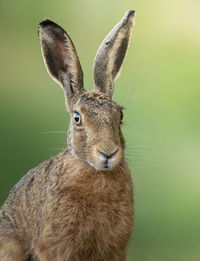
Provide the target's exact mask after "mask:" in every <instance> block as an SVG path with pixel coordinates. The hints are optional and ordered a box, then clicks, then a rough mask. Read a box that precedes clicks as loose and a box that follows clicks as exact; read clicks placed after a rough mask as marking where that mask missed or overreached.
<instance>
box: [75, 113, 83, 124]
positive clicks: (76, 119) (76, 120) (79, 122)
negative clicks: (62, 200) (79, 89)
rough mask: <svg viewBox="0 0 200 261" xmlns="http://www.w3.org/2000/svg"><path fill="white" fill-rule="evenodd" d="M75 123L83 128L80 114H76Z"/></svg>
mask: <svg viewBox="0 0 200 261" xmlns="http://www.w3.org/2000/svg"><path fill="white" fill-rule="evenodd" d="M74 122H75V124H76V125H77V126H81V125H82V121H81V115H80V114H79V113H78V112H75V113H74Z"/></svg>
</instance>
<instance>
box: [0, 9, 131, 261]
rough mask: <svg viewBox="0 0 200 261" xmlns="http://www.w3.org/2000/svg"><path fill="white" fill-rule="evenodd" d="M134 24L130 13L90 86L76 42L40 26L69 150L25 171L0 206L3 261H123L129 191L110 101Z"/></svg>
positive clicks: (117, 116)
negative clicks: (65, 118)
mask: <svg viewBox="0 0 200 261" xmlns="http://www.w3.org/2000/svg"><path fill="white" fill-rule="evenodd" d="M133 22H134V11H132V10H130V11H127V12H126V14H125V15H124V17H123V18H122V19H121V21H120V22H119V23H118V24H117V25H116V26H115V27H114V28H113V30H112V31H111V32H110V33H109V34H108V35H107V36H106V38H105V40H104V41H103V42H102V44H101V46H100V47H99V50H98V52H97V54H96V57H95V60H94V70H93V77H94V90H92V91H86V90H85V89H84V88H83V72H82V68H81V65H80V62H79V58H78V56H77V53H76V50H75V47H74V44H73V42H72V40H71V38H70V37H69V35H68V34H67V32H66V31H64V30H63V29H62V28H61V27H60V26H59V25H58V24H57V23H55V22H54V21H52V20H50V19H46V20H44V21H42V22H41V23H40V24H39V29H38V33H39V39H40V43H41V49H42V55H43V58H44V62H45V65H46V67H47V70H48V72H49V74H50V75H51V77H52V78H53V79H54V80H55V81H56V82H57V83H59V84H60V85H61V86H62V87H63V90H64V94H65V99H66V106H67V110H68V112H69V114H70V116H71V121H70V124H69V130H68V140H67V143H68V148H67V149H65V150H64V151H63V152H61V153H59V154H58V155H56V156H54V157H52V158H51V159H49V160H47V161H45V162H43V163H42V164H40V165H39V166H38V167H36V168H34V169H32V170H30V171H29V172H28V173H27V174H26V175H25V176H24V177H23V178H22V179H21V180H20V181H19V183H17V185H15V186H14V188H13V189H12V190H11V192H10V195H9V196H8V199H7V200H6V202H5V203H4V205H3V206H2V208H1V210H0V260H1V261H22V260H23V261H25V260H32V261H33V260H37V261H124V260H126V247H127V244H128V241H129V238H130V235H131V230H132V226H133V192H132V180H131V175H130V171H129V168H128V165H127V163H126V161H125V159H124V148H125V141H124V137H123V135H122V132H121V129H120V126H121V123H122V118H123V113H122V107H121V106H120V105H119V104H117V103H116V102H114V101H112V95H113V87H114V80H115V78H116V77H117V75H118V73H119V71H120V68H121V65H122V62H123V60H124V57H125V54H126V51H127V48H128V44H129V40H130V36H131V31H132V25H133Z"/></svg>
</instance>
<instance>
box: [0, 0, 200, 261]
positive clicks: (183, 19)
mask: <svg viewBox="0 0 200 261" xmlns="http://www.w3.org/2000/svg"><path fill="white" fill-rule="evenodd" d="M128 9H135V10H136V25H135V27H134V29H133V35H132V40H131V44H130V47H129V51H128V55H127V56H126V60H125V63H124V66H123V69H122V72H121V76H120V78H119V79H118V80H117V82H116V84H115V95H114V98H115V100H116V101H118V102H119V103H121V104H122V105H123V106H124V107H125V112H124V114H125V119H124V125H123V132H124V135H125V138H126V142H127V149H126V157H127V159H128V161H129V164H130V167H131V170H132V176H133V180H134V192H135V227H134V231H133V235H132V239H131V242H130V244H129V247H128V254H127V256H128V258H127V260H128V261H131V260H135V261H156V260H159V261H160V260H162V261H170V260H176V261H188V260H191V261H199V260H200V72H199V71H200V15H199V11H200V1H199V0H185V1H181V0H168V1H161V0H152V1H144V0H134V1H133V0H123V1H119V0H115V1H108V0H101V1H98V0H84V1H81V0H79V1H73V0H59V1H49V0H43V1H39V0H34V1H30V0H15V1H7V0H1V2H0V161H1V164H0V166H1V167H0V204H2V203H3V202H4V201H5V199H6V197H7V196H8V193H9V190H10V189H11V188H12V186H13V185H14V184H15V183H16V182H17V181H18V180H19V179H20V178H21V177H22V176H23V175H24V174H25V173H26V172H27V171H28V170H29V169H31V168H33V167H35V166H36V165H38V164H39V163H40V162H42V161H44V160H46V159H48V158H49V157H50V156H52V155H55V154H57V153H58V152H59V151H61V150H62V149H63V148H65V146H66V130H67V128H68V122H69V116H68V114H67V112H66V111H65V105H64V96H63V92H62V89H61V88H60V87H59V86H57V85H56V83H55V82H53V81H52V80H51V79H50V77H49V76H48V74H47V72H46V69H45V67H44V64H43V61H42V56H41V52H40V46H39V41H38V36H37V25H38V23H39V22H40V21H41V20H42V19H44V18H45V17H50V18H52V19H54V20H55V21H57V22H58V23H59V24H61V25H62V26H63V27H64V28H66V30H67V31H68V32H69V34H70V35H71V37H72V39H73V41H74V43H75V46H76V48H77V52H78V54H79V57H80V60H81V63H82V66H83V69H84V73H85V88H87V89H91V88H92V86H93V82H92V66H93V59H94V56H95V53H96V50H97V48H98V47H99V45H100V43H101V41H102V40H103V38H104V37H105V35H106V34H107V33H108V32H109V31H110V30H111V29H112V27H113V26H114V25H115V24H116V23H117V22H118V21H119V20H120V19H121V17H122V16H123V15H124V12H125V11H126V10H128Z"/></svg>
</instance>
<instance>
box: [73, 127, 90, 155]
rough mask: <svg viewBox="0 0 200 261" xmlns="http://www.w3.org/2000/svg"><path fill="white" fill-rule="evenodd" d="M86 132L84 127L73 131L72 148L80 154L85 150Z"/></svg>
mask: <svg viewBox="0 0 200 261" xmlns="http://www.w3.org/2000/svg"><path fill="white" fill-rule="evenodd" d="M86 144H87V134H86V132H85V130H84V129H80V130H75V131H74V150H75V152H76V153H77V154H78V155H79V156H80V155H82V154H84V152H85V151H86Z"/></svg>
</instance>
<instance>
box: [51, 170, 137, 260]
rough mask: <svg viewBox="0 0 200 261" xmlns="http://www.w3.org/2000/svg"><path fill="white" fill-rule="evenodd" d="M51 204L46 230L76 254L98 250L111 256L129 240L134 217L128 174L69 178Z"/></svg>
mask: <svg viewBox="0 0 200 261" xmlns="http://www.w3.org/2000/svg"><path fill="white" fill-rule="evenodd" d="M108 174H109V173H108ZM66 202H67V203H66ZM51 207H52V215H51V218H50V219H49V224H50V225H49V226H48V233H47V234H49V235H51V234H52V237H54V239H55V238H56V239H57V241H58V242H61V241H62V244H63V245H64V246H65V247H66V248H67V249H68V250H70V251H69V252H70V253H73V255H80V256H84V255H89V256H90V255H92V253H93V252H94V251H95V253H97V252H99V253H100V255H103V253H104V254H105V255H106V256H108V253H109V252H112V251H113V250H114V249H115V250H117V249H119V248H123V247H125V246H126V244H127V242H128V240H129V237H130V233H131V229H132V219H133V207H132V184H131V182H130V180H129V178H124V177H123V176H120V175H119V176H118V177H117V176H116V177H114V178H113V177H112V176H109V175H108V176H103V175H102V176H99V177H95V178H94V176H88V177H87V178H85V177H82V179H81V180H80V179H77V182H74V183H73V184H70V182H68V184H67V186H64V185H63V187H62V186H61V187H60V189H59V193H58V194H57V197H56V199H55V202H54V204H53V205H52V206H51ZM57 213H59V215H58V214H57ZM60 239H61V240H60Z"/></svg>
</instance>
